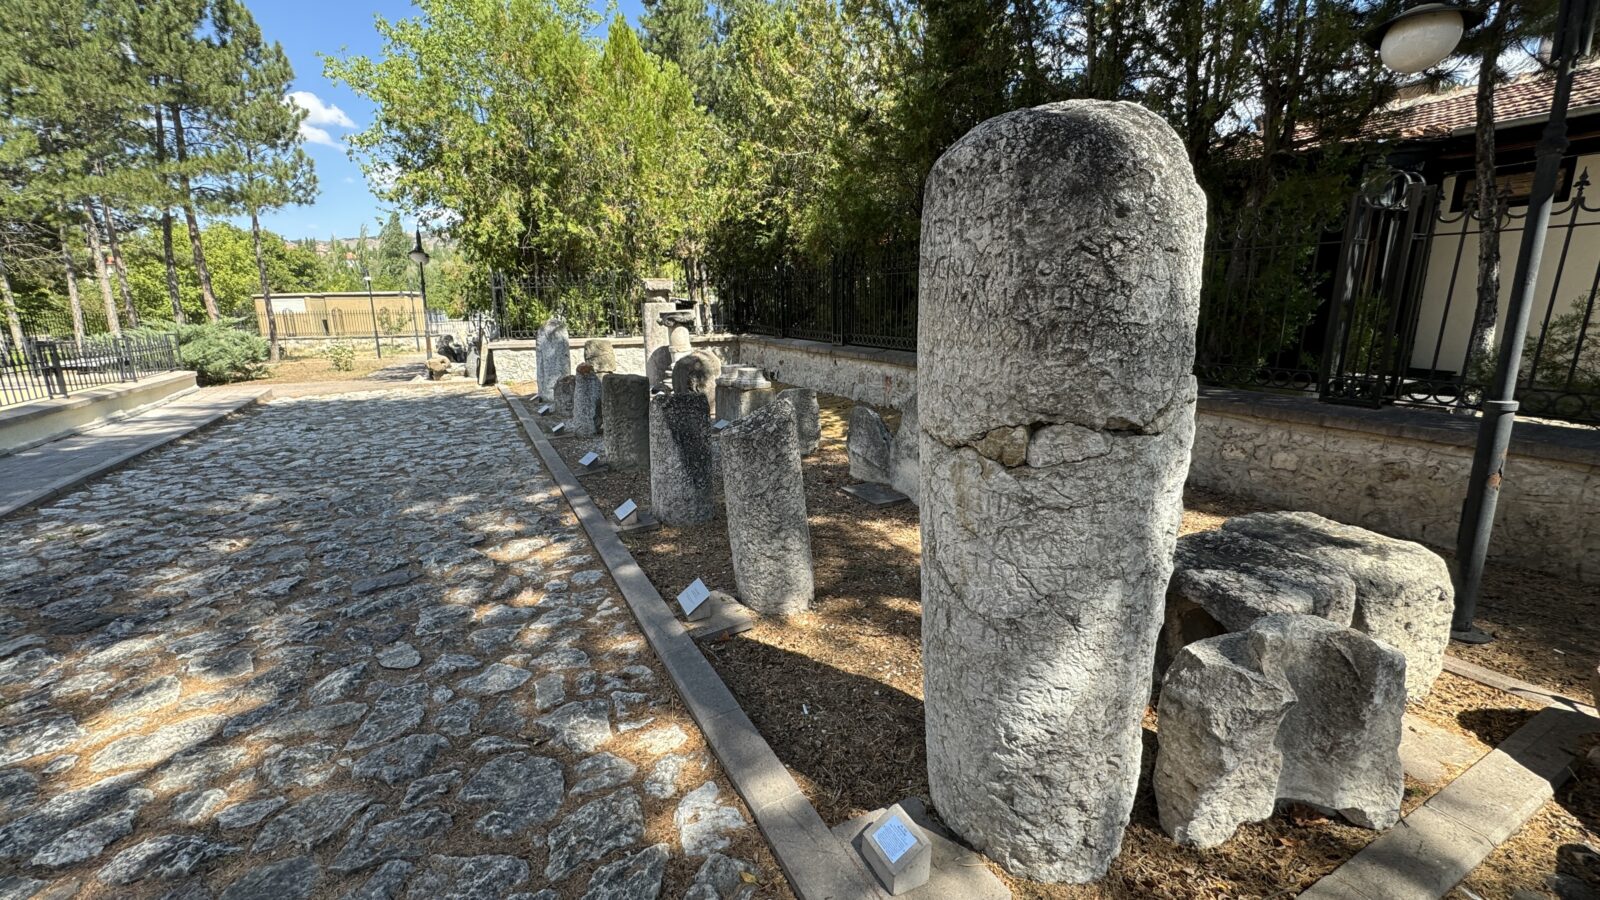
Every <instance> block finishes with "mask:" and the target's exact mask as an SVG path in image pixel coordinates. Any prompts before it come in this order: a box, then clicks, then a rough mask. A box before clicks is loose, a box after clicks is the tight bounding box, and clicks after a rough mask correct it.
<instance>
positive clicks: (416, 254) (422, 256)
mask: <svg viewBox="0 0 1600 900" xmlns="http://www.w3.org/2000/svg"><path fill="white" fill-rule="evenodd" d="M410 256H411V261H412V262H414V263H416V264H417V284H418V285H419V286H421V288H422V333H423V335H424V336H425V340H426V343H427V350H426V351H425V352H426V353H427V355H428V356H429V357H430V358H432V356H433V330H432V326H431V323H429V322H428V271H427V266H428V251H426V250H424V249H422V226H421V225H418V226H417V243H416V245H415V246H413V247H412V248H411V253H410Z"/></svg>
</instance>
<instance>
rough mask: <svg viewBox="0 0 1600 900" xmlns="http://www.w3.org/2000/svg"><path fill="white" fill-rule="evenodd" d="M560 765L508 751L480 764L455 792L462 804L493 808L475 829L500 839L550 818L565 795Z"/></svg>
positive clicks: (549, 760) (541, 757) (541, 758)
mask: <svg viewBox="0 0 1600 900" xmlns="http://www.w3.org/2000/svg"><path fill="white" fill-rule="evenodd" d="M565 784H566V779H565V777H564V776H563V775H562V774H561V764H560V763H558V762H556V761H555V760H553V759H549V758H547V757H543V756H530V755H529V754H527V753H508V754H506V755H505V756H498V757H495V758H494V759H492V760H490V761H488V762H487V763H484V765H483V767H482V768H480V769H478V771H476V772H474V773H473V774H472V777H471V778H469V779H468V780H467V783H466V784H464V785H462V786H461V790H460V791H458V792H457V793H456V799H457V800H460V801H461V802H462V803H473V804H480V805H481V804H488V805H491V806H493V807H494V809H493V810H491V811H490V812H489V813H487V814H486V815H484V816H483V817H482V818H480V819H479V820H478V822H477V823H476V825H475V826H474V827H475V830H477V831H478V832H479V833H481V834H485V835H488V836H489V837H493V838H498V839H504V838H509V837H513V836H515V835H517V834H520V833H521V832H523V831H525V830H527V829H529V828H531V827H533V826H534V825H540V824H543V823H545V822H547V821H549V820H550V817H551V816H554V815H555V814H556V811H557V810H559V809H560V808H561V802H562V799H563V797H564V796H565V794H564V792H563V788H564V786H565Z"/></svg>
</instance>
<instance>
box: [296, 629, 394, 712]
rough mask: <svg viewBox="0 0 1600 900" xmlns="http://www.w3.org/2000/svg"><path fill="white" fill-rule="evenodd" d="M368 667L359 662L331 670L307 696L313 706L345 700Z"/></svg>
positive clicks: (364, 663)
mask: <svg viewBox="0 0 1600 900" xmlns="http://www.w3.org/2000/svg"><path fill="white" fill-rule="evenodd" d="M417 627H418V628H421V627H422V625H421V624H420V623H419V624H418V625H417ZM368 668H370V666H369V664H368V663H366V662H358V663H351V664H350V665H348V666H345V667H344V668H342V669H336V670H334V671H332V672H329V673H328V674H327V675H324V676H323V677H322V680H321V681H318V682H317V683H316V684H315V685H313V686H312V688H311V691H310V692H309V693H308V694H307V695H306V698H307V699H308V700H310V701H311V705H312V706H322V705H323V704H325V703H335V702H338V701H340V700H343V699H344V698H346V697H348V696H350V695H351V694H352V693H354V692H355V689H356V687H357V686H358V685H360V684H361V680H362V679H363V678H365V677H367V669H368Z"/></svg>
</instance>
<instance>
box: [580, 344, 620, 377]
mask: <svg viewBox="0 0 1600 900" xmlns="http://www.w3.org/2000/svg"><path fill="white" fill-rule="evenodd" d="M583 361H584V362H586V363H588V364H589V365H590V366H592V367H594V370H595V371H596V372H598V373H600V374H601V375H610V374H611V373H612V372H615V371H616V370H617V351H616V348H615V347H613V346H612V344H611V342H610V341H608V340H606V339H605V338H590V339H588V340H587V341H584V342H583Z"/></svg>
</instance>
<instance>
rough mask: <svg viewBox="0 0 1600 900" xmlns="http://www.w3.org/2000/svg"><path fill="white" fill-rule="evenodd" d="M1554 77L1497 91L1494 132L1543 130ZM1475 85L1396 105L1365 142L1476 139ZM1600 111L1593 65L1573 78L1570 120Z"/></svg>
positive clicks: (1371, 126) (1597, 64)
mask: <svg viewBox="0 0 1600 900" xmlns="http://www.w3.org/2000/svg"><path fill="white" fill-rule="evenodd" d="M1554 89H1555V76H1554V75H1553V74H1551V73H1549V72H1544V71H1534V72H1528V73H1525V74H1522V75H1518V76H1516V77H1514V78H1509V79H1507V80H1506V81H1504V82H1502V83H1501V84H1499V85H1497V86H1496V87H1495V96H1494V119H1495V129H1496V130H1497V131H1498V130H1503V129H1506V128H1514V127H1516V126H1518V125H1528V124H1541V123H1543V122H1544V121H1545V120H1546V119H1547V118H1549V116H1550V99H1551V92H1552V91H1553V90H1554ZM1477 92H1478V89H1477V87H1476V86H1475V85H1470V84H1469V85H1458V86H1454V87H1451V88H1448V89H1446V90H1443V91H1437V92H1431V93H1422V94H1418V95H1416V96H1411V97H1404V98H1403V99H1401V100H1397V101H1395V102H1394V103H1391V104H1390V105H1389V106H1388V107H1387V108H1386V109H1384V110H1383V112H1381V113H1379V114H1378V115H1376V116H1373V117H1372V119H1371V120H1370V121H1369V122H1368V123H1367V127H1366V128H1365V129H1363V132H1364V133H1365V135H1366V136H1369V137H1377V138H1397V139H1400V140H1408V141H1415V140H1428V139H1436V138H1447V137H1458V136H1462V135H1471V134H1472V133H1473V132H1474V131H1475V130H1476V128H1477V122H1478V113H1477V106H1476V104H1477ZM1590 111H1600V60H1590V61H1588V62H1586V63H1585V64H1584V65H1583V67H1581V68H1579V69H1578V70H1577V71H1575V72H1574V73H1573V78H1572V105H1571V106H1570V107H1569V108H1568V116H1569V117H1577V116H1580V115H1582V114H1584V113H1585V112H1590Z"/></svg>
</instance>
